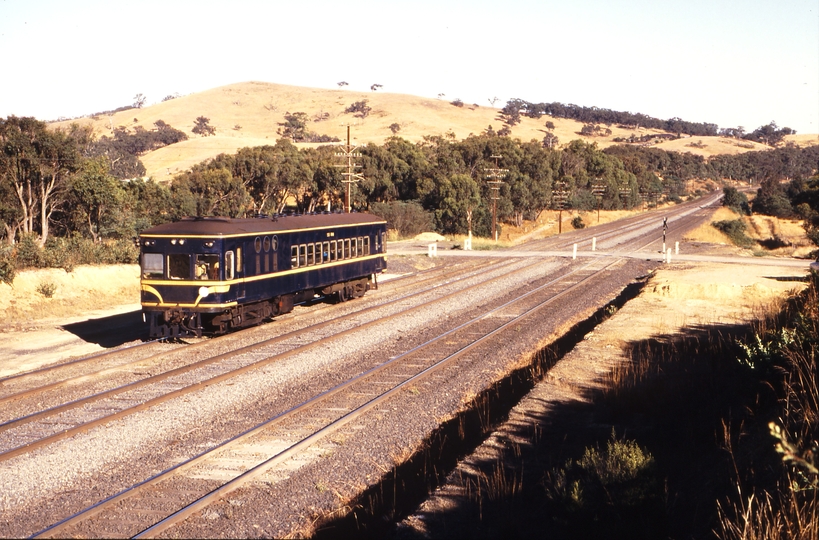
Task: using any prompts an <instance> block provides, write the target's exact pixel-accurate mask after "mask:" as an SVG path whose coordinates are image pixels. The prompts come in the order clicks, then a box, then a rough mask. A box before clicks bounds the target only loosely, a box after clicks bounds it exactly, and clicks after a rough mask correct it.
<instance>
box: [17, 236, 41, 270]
mask: <svg viewBox="0 0 819 540" xmlns="http://www.w3.org/2000/svg"><path fill="white" fill-rule="evenodd" d="M42 251H43V250H42V248H41V247H40V242H39V241H38V239H37V235H36V234H34V233H23V234H21V235H20V238H19V239H18V241H17V244H16V245H15V252H16V256H17V267H18V268H27V267H33V268H39V267H41V266H42V264H43V257H42Z"/></svg>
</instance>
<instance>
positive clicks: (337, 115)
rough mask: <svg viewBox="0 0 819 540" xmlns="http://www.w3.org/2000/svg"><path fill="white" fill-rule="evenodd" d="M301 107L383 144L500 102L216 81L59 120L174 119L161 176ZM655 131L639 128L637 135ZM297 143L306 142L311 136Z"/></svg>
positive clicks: (156, 165) (524, 128) (567, 131)
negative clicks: (208, 133)
mask: <svg viewBox="0 0 819 540" xmlns="http://www.w3.org/2000/svg"><path fill="white" fill-rule="evenodd" d="M365 99H366V100H367V102H368V105H369V106H370V107H372V111H371V112H370V114H369V116H368V117H367V118H364V119H358V118H355V117H354V116H353V115H352V114H348V113H345V112H344V109H346V108H347V107H349V106H350V105H351V104H352V103H354V102H357V101H361V100H365ZM295 112H304V113H306V114H307V115H308V116H309V117H311V118H317V117H320V116H324V115H325V113H326V119H324V120H321V121H319V122H312V123H311V124H310V126H309V129H310V131H312V132H315V133H318V134H320V135H329V136H335V137H338V138H339V139H344V138H345V137H346V128H345V127H343V126H342V124H353V126H354V127H353V129H352V134H353V137H354V138H355V141H354V142H355V143H357V144H366V143H368V142H372V143H376V144H382V143H383V142H384V141H385V140H386V139H387V138H389V137H391V136H392V135H393V133H392V131H391V130H390V126H391V125H392V124H398V125H399V126H400V131H398V133H397V135H398V136H400V137H403V138H405V139H407V140H409V141H412V142H418V141H421V140H422V139H423V137H424V136H426V135H441V136H447V134H450V135H452V136H454V137H455V138H456V139H463V138H465V137H467V136H469V135H470V134H474V135H478V134H480V133H481V132H483V131H484V130H486V129H487V127H489V126H490V125H491V126H492V127H493V129H495V130H496V131H497V130H499V129H501V127H503V122H502V121H500V120H499V119H498V113H499V109H496V108H493V107H489V106H483V105H477V104H469V103H466V104H464V106H463V107H456V106H454V105H452V104H451V103H450V102H449V101H447V100H437V99H430V98H422V97H417V96H411V95H405V94H390V93H384V92H370V93H367V92H353V91H349V90H324V89H315V88H302V87H297V86H286V85H280V84H272V83H262V82H245V83H237V84H231V85H228V86H223V87H220V88H214V89H212V90H207V91H205V92H199V93H196V94H190V95H187V96H182V97H179V98H176V99H173V100H170V101H165V102H162V103H158V104H156V105H152V106H150V107H145V108H143V109H130V110H127V111H121V112H118V113H116V114H114V115H112V116H110V117H109V116H98V117H94V118H82V119H77V120H71V121H65V122H59V123H56V124H55V125H56V126H63V127H65V126H67V125H69V124H70V123H72V122H77V123H79V124H84V125H91V126H92V127H93V129H94V132H95V133H96V134H97V135H98V136H102V135H110V134H111V133H112V129H114V128H116V127H119V126H122V127H125V128H128V129H133V128H134V127H135V126H142V127H143V128H145V129H152V127H153V124H154V122H156V121H157V120H163V121H165V122H166V123H168V124H170V125H171V126H173V127H175V128H177V129H181V130H182V131H185V132H186V133H188V136H189V137H190V140H188V141H185V142H183V143H179V144H176V145H173V146H172V147H168V148H163V149H160V150H157V151H155V152H151V153H149V154H147V155H146V156H143V157H142V158H141V159H142V162H143V163H144V164H145V168H146V169H147V175H148V176H152V177H154V178H156V179H159V180H164V179H167V178H168V176H169V173H170V174H171V175H172V174H175V173H176V172H179V171H183V170H186V169H188V168H189V167H190V166H191V165H192V164H194V163H198V162H200V161H202V160H205V159H209V158H211V157H214V156H216V155H218V154H220V153H232V152H235V151H236V150H237V149H239V148H243V147H246V146H258V145H263V144H273V143H275V141H276V139H277V138H278V135H277V133H276V130H277V129H278V127H279V126H278V124H279V123H280V122H283V120H284V115H285V114H287V113H295ZM199 116H205V117H207V118H209V119H210V125H211V126H213V127H214V128H216V135H215V136H212V137H199V136H197V135H194V134H193V133H192V132H191V129H192V128H193V126H194V120H195V119H196V118H197V117H199ZM546 120H547V119H546V118H541V119H539V120H534V119H531V118H522V119H521V122H520V123H519V124H518V125H516V126H514V127H513V128H512V136H513V137H515V138H519V139H521V140H523V141H529V140H531V139H536V140H542V139H543V137H544V135H545V129H546V128H545V123H546ZM548 120H551V121H552V122H553V123H554V124H555V129H554V133H555V135H557V137H558V138H559V139H560V142H561V143H562V144H565V143H568V142H570V141H572V140H575V139H585V140H588V141H594V142H597V143H598V145H599V146H600V147H606V146H609V145H611V144H613V141H612V139H613V138H615V137H618V136H619V137H628V136H629V135H631V134H632V133H635V132H634V131H632V130H625V129H621V128H617V127H616V126H612V127H611V129H612V134H611V135H610V136H608V137H593V138H585V137H581V136H580V134H579V133H580V129H581V128H582V127H583V126H582V124H581V123H580V122H576V121H574V120H564V119H559V118H548ZM652 132H655V131H654V130H643V129H640V130H636V134H637V135H643V134H645V133H652ZM299 146H311V144H309V143H304V144H301V143H300V144H299Z"/></svg>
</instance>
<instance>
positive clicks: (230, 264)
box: [225, 251, 236, 279]
mask: <svg viewBox="0 0 819 540" xmlns="http://www.w3.org/2000/svg"><path fill="white" fill-rule="evenodd" d="M235 264H236V261H235V260H234V258H233V252H232V251H226V252H225V279H233V275H234V274H233V272H234V270H235Z"/></svg>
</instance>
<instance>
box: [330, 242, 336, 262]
mask: <svg viewBox="0 0 819 540" xmlns="http://www.w3.org/2000/svg"><path fill="white" fill-rule="evenodd" d="M330 260H331V261H334V260H336V241H335V240H333V241H332V242H330Z"/></svg>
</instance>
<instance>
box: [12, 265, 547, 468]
mask: <svg viewBox="0 0 819 540" xmlns="http://www.w3.org/2000/svg"><path fill="white" fill-rule="evenodd" d="M514 262H515V261H505V262H504V263H501V264H500V265H498V266H499V268H498V269H500V268H503V267H504V266H506V265H509V264H513V263H514ZM535 264H538V263H537V262H535V263H531V264H528V265H526V266H524V267H523V269H521V270H520V271H523V270H524V269H526V268H529V267H531V266H534V265H535ZM471 277H474V276H468V277H462V278H457V279H455V280H451V281H448V282H444V283H441V284H440V285H436V286H434V287H432V288H428V289H424V290H422V291H416V292H414V293H410V294H407V295H404V296H402V297H400V298H396V299H393V300H389V301H387V302H384V303H381V304H378V305H375V306H370V307H367V308H364V309H362V310H358V311H354V312H352V313H349V314H347V315H344V316H341V317H336V318H335V319H331V320H327V321H324V322H321V323H317V324H315V325H312V326H309V327H306V328H302V329H299V330H294V331H292V332H289V333H287V334H282V335H279V336H276V337H273V338H270V339H268V340H264V341H261V342H257V343H254V344H252V345H247V346H245V347H241V348H239V349H236V350H233V351H230V352H227V353H223V354H220V355H217V356H213V357H210V358H205V359H203V360H199V361H197V362H194V363H192V364H188V365H185V366H181V367H179V368H176V369H174V370H171V371H167V372H164V373H161V374H157V375H153V376H150V377H147V378H145V379H140V380H138V381H134V382H132V383H129V384H127V385H124V386H121V387H117V388H114V389H111V390H106V391H103V392H100V393H98V394H94V395H92V396H87V397H85V398H81V399H78V400H75V401H72V402H70V403H66V404H63V405H60V406H58V407H54V408H52V409H47V410H44V411H40V412H37V413H33V414H31V415H27V416H24V417H21V418H18V419H15V420H12V421H9V422H6V423H5V424H2V425H0V431H3V430H8V429H10V428H12V427H17V426H19V425H21V424H23V423H28V422H31V421H34V420H36V419H39V418H43V417H46V416H51V415H54V414H57V413H60V412H65V411H67V410H70V409H74V408H77V407H79V406H81V405H84V404H86V403H89V402H92V401H96V400H100V399H103V398H105V397H110V396H112V395H116V394H118V393H122V392H126V391H130V390H134V389H136V388H140V387H142V386H147V385H148V384H154V383H157V382H161V381H162V380H165V379H168V378H170V377H173V376H177V375H180V374H183V373H186V372H188V371H193V370H194V369H198V368H201V367H204V366H206V365H210V364H215V363H217V362H220V361H222V360H226V359H229V358H232V357H234V356H238V355H240V354H245V353H248V352H251V351H254V350H256V349H260V348H263V347H267V346H269V345H272V344H275V343H277V342H281V341H285V340H287V339H290V338H293V337H295V336H298V335H299V334H301V333H303V332H307V331H315V330H320V329H322V328H324V327H326V326H329V325H336V324H338V323H339V321H342V320H346V319H352V318H354V317H357V316H360V315H361V314H363V313H367V312H370V311H374V310H376V309H380V308H382V307H385V306H388V305H390V304H394V303H397V302H401V301H403V300H406V299H408V298H412V297H414V296H418V295H422V294H426V293H428V292H429V291H433V290H435V289H436V288H438V287H443V286H446V285H450V284H452V283H457V282H459V281H462V280H465V279H469V278H471ZM506 277H508V275H507V274H503V275H500V276H497V277H495V278H492V279H489V280H485V281H482V282H481V283H479V284H477V285H476V286H485V285H486V284H488V283H492V282H494V281H496V280H499V279H503V278H506ZM459 294H463V290H458V291H454V292H452V293H448V294H446V295H444V296H439V297H436V298H435V299H433V300H432V301H431V302H428V303H425V304H421V305H418V306H414V307H412V308H409V309H407V310H404V311H403V312H402V313H410V312H412V311H415V310H420V309H424V308H427V307H429V304H430V303H434V302H440V301H442V300H446V299H448V298H451V297H453V296H457V295H459ZM381 322H383V321H381V320H373V321H370V322H367V323H362V324H360V325H358V326H355V327H352V328H349V329H347V330H344V331H342V332H338V333H335V334H333V335H332V336H328V338H323V339H321V340H317V341H314V342H312V343H307V344H304V345H299V346H297V347H295V348H293V349H290V350H288V351H285V352H283V353H279V354H275V355H273V356H270V357H268V358H265V359H262V360H257V361H255V362H252V363H250V364H247V365H245V366H242V367H240V368H237V369H233V370H230V371H227V372H225V373H222V374H220V375H216V376H213V377H210V378H208V379H204V380H201V381H198V382H195V383H192V384H189V385H187V386H184V387H182V388H179V389H176V390H173V391H171V392H168V393H165V394H162V395H160V396H157V397H154V398H151V399H148V400H146V401H144V402H142V403H139V404H137V405H133V406H131V407H128V408H125V409H122V410H120V411H117V412H114V413H111V414H108V415H106V416H102V417H100V418H97V419H95V420H91V421H90V422H86V423H83V424H80V425H77V426H74V427H70V428H66V429H63V430H61V431H58V432H56V433H54V434H52V435H48V436H46V437H43V438H41V439H38V440H36V441H32V442H29V443H26V444H24V445H21V446H18V447H15V448H12V449H9V450H6V451H4V452H0V461H5V460H8V459H11V458H13V457H16V456H19V455H21V454H24V453H27V452H31V451H33V450H35V449H37V448H41V447H44V446H47V445H49V444H52V443H54V442H57V441H59V440H61V439H65V438H67V437H72V436H74V435H78V434H80V433H84V432H86V431H88V430H90V429H93V428H95V427H97V426H100V425H103V424H106V423H108V422H111V421H114V420H119V419H121V418H124V417H126V416H129V415H131V414H135V413H137V412H140V411H143V410H145V409H148V408H150V407H154V406H156V405H159V404H161V403H164V402H165V401H169V400H171V399H174V398H177V397H180V396H184V395H186V394H189V393H192V392H195V391H197V390H200V389H202V388H205V387H207V386H211V385H213V384H217V383H219V382H222V381H224V380H227V379H230V378H233V377H237V376H239V375H241V374H244V373H246V372H248V371H251V370H253V369H258V368H260V367H263V366H266V365H268V364H271V363H274V362H278V361H281V360H284V359H286V358H289V357H291V356H295V355H296V354H300V353H302V352H305V351H308V350H310V349H312V348H315V347H319V346H321V345H323V343H324V341H325V340H326V339H329V338H330V337H332V338H333V339H335V338H338V337H341V336H344V335H348V334H351V333H353V332H356V331H358V330H360V329H362V328H367V327H369V326H371V325H375V324H379V323H381Z"/></svg>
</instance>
